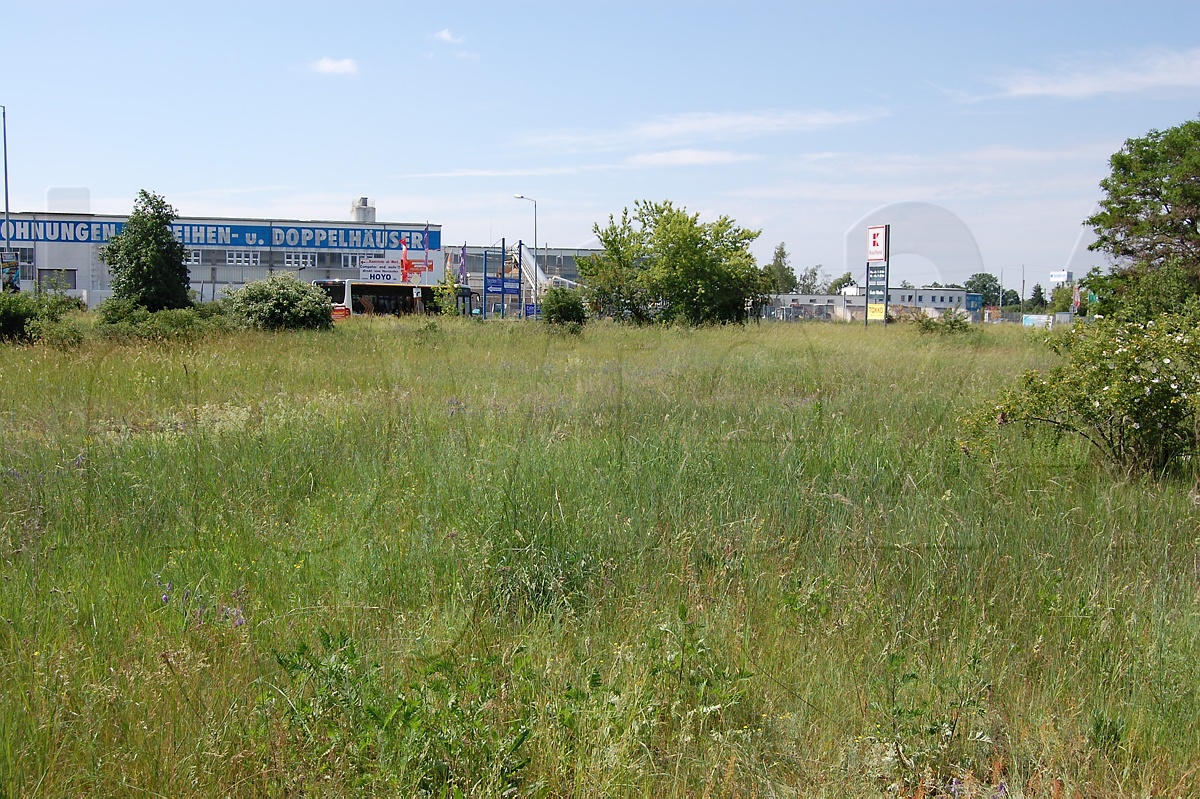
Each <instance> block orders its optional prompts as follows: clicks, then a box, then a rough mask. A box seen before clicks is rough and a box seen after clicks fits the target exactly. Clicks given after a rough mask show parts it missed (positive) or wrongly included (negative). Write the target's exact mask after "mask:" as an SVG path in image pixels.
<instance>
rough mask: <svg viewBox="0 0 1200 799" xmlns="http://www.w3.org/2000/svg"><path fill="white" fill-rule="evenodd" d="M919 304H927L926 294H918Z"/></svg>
mask: <svg viewBox="0 0 1200 799" xmlns="http://www.w3.org/2000/svg"><path fill="white" fill-rule="evenodd" d="M917 302H925V295H924V294H918V295H917Z"/></svg>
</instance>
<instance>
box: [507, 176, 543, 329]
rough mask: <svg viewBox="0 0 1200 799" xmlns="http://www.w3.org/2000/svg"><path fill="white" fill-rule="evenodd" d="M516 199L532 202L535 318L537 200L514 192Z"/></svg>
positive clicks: (536, 302)
mask: <svg viewBox="0 0 1200 799" xmlns="http://www.w3.org/2000/svg"><path fill="white" fill-rule="evenodd" d="M513 197H515V198H516V199H518V200H529V202H531V203H533V318H534V319H536V318H537V308H538V283H539V280H538V234H537V200H535V199H533V198H532V197H526V196H525V195H524V194H514V195H513Z"/></svg>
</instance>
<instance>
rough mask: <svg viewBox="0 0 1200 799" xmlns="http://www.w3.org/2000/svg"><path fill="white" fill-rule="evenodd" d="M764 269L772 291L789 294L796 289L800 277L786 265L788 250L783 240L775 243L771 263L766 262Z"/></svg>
mask: <svg viewBox="0 0 1200 799" xmlns="http://www.w3.org/2000/svg"><path fill="white" fill-rule="evenodd" d="M764 269H765V270H766V273H767V276H768V277H769V278H770V279H771V288H772V291H773V293H775V294H790V293H792V292H794V291H795V290H796V286H797V284H798V283H799V282H800V279H799V278H798V277H797V276H796V271H795V270H794V269H792V267H791V266H790V265H788V251H787V247H785V246H784V242H782V241H781V242H779V244H777V245H775V255H774V257H772V258H771V263H769V264H767V265H766V267H764ZM805 293H808V292H805Z"/></svg>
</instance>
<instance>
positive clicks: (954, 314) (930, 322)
mask: <svg viewBox="0 0 1200 799" xmlns="http://www.w3.org/2000/svg"><path fill="white" fill-rule="evenodd" d="M912 320H913V322H915V323H916V325H917V330H919V331H920V332H922V333H941V334H943V335H945V334H952V333H967V332H970V330H971V320H970V318H969V317H968V316H967V315H966V314H965V313H963V312H962V311H960V310H958V309H957V308H947V309H946V310H945V311H943V312H942V315H941V316H939V317H936V318H935V317H932V316H930V315H929V314H927V313H925V312H924V311H923V310H921V311H918V312H916V313H914V314H913V315H912Z"/></svg>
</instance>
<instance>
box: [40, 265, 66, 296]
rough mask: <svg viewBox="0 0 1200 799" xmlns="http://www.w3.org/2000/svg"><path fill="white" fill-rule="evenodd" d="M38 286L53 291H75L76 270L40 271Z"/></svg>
mask: <svg viewBox="0 0 1200 799" xmlns="http://www.w3.org/2000/svg"><path fill="white" fill-rule="evenodd" d="M38 286H39V287H41V288H43V289H49V290H51V291H74V290H75V270H74V269H39V270H38Z"/></svg>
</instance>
